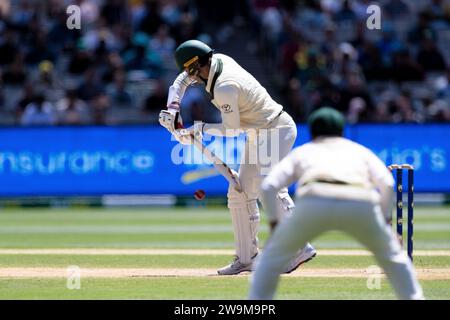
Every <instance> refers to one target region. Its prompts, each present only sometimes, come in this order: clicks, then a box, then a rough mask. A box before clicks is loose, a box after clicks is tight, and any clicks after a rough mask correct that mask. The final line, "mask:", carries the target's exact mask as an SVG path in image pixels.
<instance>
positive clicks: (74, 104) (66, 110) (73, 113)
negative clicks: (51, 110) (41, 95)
mask: <svg viewBox="0 0 450 320" xmlns="http://www.w3.org/2000/svg"><path fill="white" fill-rule="evenodd" d="M56 112H57V118H58V120H57V121H58V124H59V125H82V124H89V123H91V117H90V112H89V108H88V106H87V104H86V103H85V102H84V101H83V100H80V99H78V97H77V92H76V90H67V92H66V96H65V97H64V98H62V99H61V100H59V101H58V102H57V103H56Z"/></svg>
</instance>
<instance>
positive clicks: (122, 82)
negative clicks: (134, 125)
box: [107, 72, 133, 108]
mask: <svg viewBox="0 0 450 320" xmlns="http://www.w3.org/2000/svg"><path fill="white" fill-rule="evenodd" d="M107 94H108V96H109V98H110V101H111V103H112V105H113V107H116V108H117V107H119V108H126V107H132V106H133V98H132V96H131V93H130V92H129V91H128V89H127V88H126V79H125V74H124V73H123V72H116V74H115V76H114V83H113V84H111V85H110V86H109V87H108V88H107Z"/></svg>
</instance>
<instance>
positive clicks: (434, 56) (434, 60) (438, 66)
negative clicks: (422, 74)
mask: <svg viewBox="0 0 450 320" xmlns="http://www.w3.org/2000/svg"><path fill="white" fill-rule="evenodd" d="M417 62H418V63H419V64H420V65H421V66H422V68H423V69H424V70H425V71H444V70H445V69H446V65H445V60H444V57H443V56H442V54H441V52H440V51H439V49H438V48H437V47H436V44H435V43H434V41H433V39H432V38H431V34H430V35H428V36H426V37H425V38H424V39H423V40H422V42H421V44H420V47H419V52H418V54H417Z"/></svg>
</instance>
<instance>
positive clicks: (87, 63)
mask: <svg viewBox="0 0 450 320" xmlns="http://www.w3.org/2000/svg"><path fill="white" fill-rule="evenodd" d="M93 62H94V61H93V57H92V55H91V54H90V53H89V51H88V50H86V46H85V44H84V43H83V42H82V41H81V40H80V41H79V42H78V44H77V47H76V48H75V50H74V52H73V53H72V54H71V57H70V61H69V64H68V71H69V72H70V73H72V74H75V75H81V74H83V73H84V72H85V71H86V70H87V69H88V68H89V67H91V66H92V64H93Z"/></svg>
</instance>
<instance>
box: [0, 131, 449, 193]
mask: <svg viewBox="0 0 450 320" xmlns="http://www.w3.org/2000/svg"><path fill="white" fill-rule="evenodd" d="M345 135H346V136H347V137H348V138H350V139H352V140H354V141H357V142H359V143H362V144H364V145H365V146H367V147H369V148H370V149H371V150H373V151H374V152H375V153H376V154H377V155H378V156H380V157H381V158H382V159H383V161H385V162H386V164H391V163H410V164H412V165H414V166H415V168H416V176H415V183H416V185H415V190H416V192H446V193H450V166H449V162H450V125H355V126H349V127H347V128H346V132H345ZM206 140H210V141H207V142H206V144H207V145H208V147H209V148H211V149H212V150H214V152H215V153H216V154H217V155H218V156H220V157H221V158H222V159H224V160H225V162H227V163H228V164H230V166H231V167H233V168H235V169H237V168H238V163H239V160H238V159H239V157H240V153H241V150H242V146H243V144H244V141H245V137H243V136H240V137H238V138H233V139H227V143H223V139H221V138H217V139H214V138H212V137H206ZM308 140H309V134H308V132H307V130H306V128H305V126H303V125H300V126H299V132H298V138H297V142H296V145H300V144H302V143H305V142H307V141H308ZM0 181H1V183H0V196H2V197H10V196H38V195H42V196H43V195H59V196H77V195H103V194H175V195H192V193H193V191H194V190H196V189H198V188H201V189H204V190H205V191H206V192H207V193H208V194H225V193H226V190H227V183H226V182H225V180H224V179H223V178H222V177H221V176H219V175H218V174H217V172H216V171H215V170H214V168H213V166H212V165H211V164H210V163H208V161H205V159H203V158H202V155H201V153H200V152H198V151H197V150H196V149H194V148H193V147H189V146H183V145H180V144H177V143H176V141H173V139H171V135H170V134H169V133H168V132H167V131H166V130H165V129H164V128H161V127H159V126H154V127H146V126H133V127H122V126H118V127H45V128H44V127H39V128H19V127H9V128H0Z"/></svg>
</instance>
